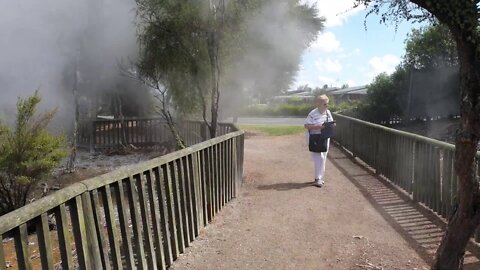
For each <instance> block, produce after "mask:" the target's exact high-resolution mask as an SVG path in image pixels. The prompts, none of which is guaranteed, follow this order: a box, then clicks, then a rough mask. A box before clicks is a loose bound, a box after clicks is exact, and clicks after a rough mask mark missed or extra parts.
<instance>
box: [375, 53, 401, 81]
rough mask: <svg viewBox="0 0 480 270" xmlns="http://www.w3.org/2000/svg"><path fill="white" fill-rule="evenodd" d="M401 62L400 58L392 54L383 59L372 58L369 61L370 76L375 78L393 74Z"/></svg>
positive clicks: (382, 57)
mask: <svg viewBox="0 0 480 270" xmlns="http://www.w3.org/2000/svg"><path fill="white" fill-rule="evenodd" d="M400 61H401V59H400V57H398V56H395V55H392V54H386V55H384V56H381V57H378V56H375V57H372V58H370V60H369V61H368V65H369V75H370V76H372V77H373V76H376V75H378V74H380V73H382V72H386V73H392V72H393V71H395V67H396V66H397V65H398V64H399V63H400Z"/></svg>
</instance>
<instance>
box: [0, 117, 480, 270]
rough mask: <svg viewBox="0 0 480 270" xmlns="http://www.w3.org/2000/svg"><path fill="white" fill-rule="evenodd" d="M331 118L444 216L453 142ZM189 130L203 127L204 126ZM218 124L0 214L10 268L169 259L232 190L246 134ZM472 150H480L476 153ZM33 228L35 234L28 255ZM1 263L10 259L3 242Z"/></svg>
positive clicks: (151, 265)
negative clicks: (188, 142)
mask: <svg viewBox="0 0 480 270" xmlns="http://www.w3.org/2000/svg"><path fill="white" fill-rule="evenodd" d="M335 118H336V120H337V136H336V138H335V140H336V143H338V144H339V145H340V146H341V147H342V148H343V149H345V150H346V151H348V152H349V153H350V154H351V155H353V156H355V157H357V158H358V159H360V160H362V162H365V164H366V165H367V166H370V168H372V169H373V170H375V171H376V173H377V174H379V175H382V177H385V178H386V179H388V181H389V183H392V184H393V185H396V187H397V188H399V189H401V190H402V191H403V192H404V193H405V196H406V197H407V198H410V199H411V200H413V202H415V203H417V204H421V205H423V206H424V207H425V208H428V209H430V211H431V212H432V213H436V214H437V215H439V216H440V217H443V218H447V217H448V216H449V215H450V214H451V213H452V211H453V204H454V199H453V198H454V196H455V191H456V176H455V173H454V170H453V151H454V146H452V145H449V144H446V143H442V142H438V141H435V140H431V139H428V138H424V137H420V136H416V135H412V134H409V133H405V132H401V131H396V130H392V129H388V128H384V127H381V126H378V125H373V124H369V123H365V122H362V121H359V120H356V119H352V118H349V117H345V116H341V115H335ZM132 121H133V120H132ZM150 122H152V123H154V121H150ZM115 125H116V124H112V123H110V124H109V123H102V126H103V127H104V128H96V129H92V130H97V131H101V132H104V134H109V135H108V136H100V135H98V134H96V135H92V137H93V138H96V139H95V140H99V141H102V140H103V139H98V138H105V137H109V138H111V139H106V140H105V141H108V140H110V142H109V143H112V142H114V141H115V139H114V138H118V137H119V136H116V135H115V136H114V135H112V134H115V132H105V130H107V131H108V130H115V129H114V128H113V127H115ZM142 125H143V124H132V125H130V124H129V125H128V126H129V127H137V126H142ZM117 126H118V125H117ZM143 126H144V127H145V125H143ZM150 126H151V127H154V126H157V125H155V124H152V125H150ZM194 130H197V131H196V132H194V133H196V134H198V133H201V127H200V128H197V129H194ZM221 130H223V131H222V132H221V133H220V134H221V136H219V137H217V138H213V139H210V140H207V141H204V142H200V143H197V144H195V145H193V146H191V147H189V148H187V149H184V150H181V151H178V152H175V153H171V154H168V155H166V156H162V157H160V158H156V159H152V160H150V161H148V162H145V163H142V164H138V165H133V166H128V167H124V168H122V169H119V170H117V171H114V172H111V173H107V174H105V175H102V176H98V177H95V178H92V179H88V180H85V181H82V182H80V183H77V184H74V185H71V186H69V187H66V188H64V189H62V190H60V191H58V192H56V193H55V194H53V195H50V196H48V197H45V198H42V199H40V200H38V201H36V202H34V203H32V204H30V205H27V206H25V207H23V208H21V209H18V210H16V211H13V212H11V213H9V214H6V215H4V216H2V217H0V235H1V239H2V240H3V239H7V238H10V237H13V241H14V247H15V253H16V264H15V265H13V266H14V268H18V269H38V268H42V269H58V268H59V267H60V266H61V269H78V268H80V269H137V268H138V269H165V268H167V267H169V266H170V265H172V263H173V261H174V260H176V259H177V258H178V256H179V255H180V254H181V253H183V252H184V251H185V248H186V247H188V246H189V245H190V243H191V242H192V241H193V240H194V239H195V238H196V237H197V236H198V235H199V231H200V229H201V228H202V227H204V226H206V225H207V224H209V223H210V222H211V221H212V220H213V218H214V217H215V215H216V214H217V213H218V212H219V211H220V210H221V209H222V208H223V207H224V206H225V205H226V204H227V203H228V202H229V201H231V200H232V199H233V198H235V197H236V196H238V194H239V188H240V185H241V182H242V177H243V143H244V134H243V132H242V131H238V130H236V128H235V127H234V126H232V125H228V124H225V125H223V128H222V129H221ZM148 133H149V132H145V130H144V133H143V134H148ZM222 133H223V134H222ZM135 136H136V135H135ZM135 136H133V135H132V136H131V137H135ZM149 136H150V135H149ZM193 137H195V136H193ZM193 137H192V138H193ZM198 137H199V138H200V137H201V136H198ZM150 138H155V137H154V136H151V137H150ZM142 140H143V141H145V139H142ZM479 159H480V155H477V163H478V160H479ZM31 238H36V239H37V242H38V253H39V258H38V257H37V258H35V259H36V260H35V262H33V259H34V258H33V257H32V255H33V254H32V249H31V247H30V246H29V243H30V242H31ZM35 263H36V264H35ZM3 269H7V265H6V261H5V252H4V249H3V246H0V270H3Z"/></svg>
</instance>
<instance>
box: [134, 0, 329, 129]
mask: <svg viewBox="0 0 480 270" xmlns="http://www.w3.org/2000/svg"><path fill="white" fill-rule="evenodd" d="M137 5H138V16H137V18H138V27H139V42H140V45H141V54H140V63H139V71H140V72H141V73H142V74H144V75H145V76H148V77H149V78H153V79H154V80H155V81H157V82H158V84H160V85H162V86H165V87H166V89H168V90H169V92H170V93H169V95H170V96H171V97H172V100H173V101H174V103H175V104H176V105H177V109H179V110H186V108H188V110H190V111H201V115H202V118H203V119H204V120H205V123H206V124H207V125H208V127H209V130H210V136H212V137H213V136H215V131H216V123H217V118H218V111H219V101H220V95H221V94H222V95H223V94H224V93H226V89H229V90H231V91H237V92H240V91H243V89H245V85H244V84H243V81H249V82H253V83H252V85H254V88H255V89H256V90H261V89H263V88H264V87H262V86H260V85H261V83H262V79H263V80H264V77H263V78H262V77H261V76H260V75H259V74H264V73H261V72H260V71H261V70H262V68H263V70H264V68H265V66H264V65H259V64H258V63H267V65H268V64H271V65H270V67H271V69H272V70H273V71H274V72H275V77H276V78H278V80H274V82H275V83H276V85H275V86H271V87H272V88H274V89H279V90H278V91H280V89H282V88H284V86H285V85H287V84H288V83H290V82H291V80H292V78H293V76H294V75H295V74H294V73H295V71H296V68H297V66H298V63H299V61H300V55H301V51H303V49H305V48H306V47H307V46H308V44H309V42H311V41H312V40H313V39H314V37H315V36H316V34H317V33H318V31H319V30H320V29H321V27H322V25H323V19H322V18H319V17H318V15H317V11H316V9H315V8H314V7H311V6H307V5H301V4H299V1H297V0H285V1H281V3H279V2H278V1H272V0H242V1H240V0H230V1H225V0H211V1H193V0H189V1H168V0H137ZM275 5H278V6H282V7H286V10H287V11H288V12H287V13H285V15H286V16H284V17H282V18H277V19H276V20H275V23H274V24H273V25H274V28H275V31H276V32H281V30H282V27H286V25H287V21H290V20H291V19H292V18H295V19H296V22H297V23H298V25H306V26H308V27H307V28H300V27H299V28H298V29H299V30H298V31H296V32H299V33H298V37H301V38H297V39H290V40H285V43H286V44H293V43H295V46H290V47H286V46H284V47H283V50H275V49H273V47H272V46H271V45H270V44H268V43H266V42H265V40H264V37H262V36H260V35H259V33H258V31H257V30H258V29H257V28H255V27H252V25H250V24H249V22H251V21H254V18H256V17H257V15H261V16H260V17H262V16H263V17H264V18H268V16H267V15H268V14H267V13H264V14H262V12H265V8H266V7H269V6H271V7H272V8H273V7H275ZM275 9H277V7H275ZM267 23H268V21H267ZM303 29H308V30H303ZM256 31H257V32H256ZM264 34H265V33H264ZM297 43H298V44H301V46H298V44H297ZM287 48H290V50H288V49H287ZM292 48H295V49H292ZM254 50H255V51H256V52H263V53H257V54H255V55H253V54H249V52H252V51H254ZM292 52H293V55H294V56H295V57H291V54H292ZM285 54H287V55H288V58H287V57H286V56H285ZM259 58H260V59H259ZM244 59H246V61H243V60H244ZM279 59H280V60H279ZM281 59H288V61H286V60H284V61H282V60H281ZM291 59H294V60H293V61H291ZM240 62H241V63H243V64H239V63H240ZM240 70H242V71H245V72H243V74H242V75H241V76H242V80H240V79H239V78H237V77H239V73H240Z"/></svg>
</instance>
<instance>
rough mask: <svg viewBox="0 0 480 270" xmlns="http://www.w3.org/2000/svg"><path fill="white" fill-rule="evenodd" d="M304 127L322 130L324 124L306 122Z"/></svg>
mask: <svg viewBox="0 0 480 270" xmlns="http://www.w3.org/2000/svg"><path fill="white" fill-rule="evenodd" d="M303 127H305V129H307V130H321V129H323V128H324V126H322V125H320V124H305V125H303Z"/></svg>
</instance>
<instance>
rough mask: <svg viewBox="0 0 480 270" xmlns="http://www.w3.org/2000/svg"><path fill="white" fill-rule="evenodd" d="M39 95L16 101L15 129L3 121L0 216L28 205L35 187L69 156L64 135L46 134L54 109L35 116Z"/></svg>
mask: <svg viewBox="0 0 480 270" xmlns="http://www.w3.org/2000/svg"><path fill="white" fill-rule="evenodd" d="M40 100H41V98H40V97H39V96H38V94H37V92H35V95H33V96H31V97H28V98H26V99H21V98H20V99H19V100H18V102H17V119H16V123H15V125H14V126H13V127H9V126H7V125H6V124H4V123H1V122H0V215H3V214H5V213H7V212H10V211H13V210H15V209H17V208H20V207H22V206H24V205H25V204H26V203H27V200H28V196H29V195H30V192H31V191H32V189H33V187H34V186H35V185H36V184H38V183H39V182H40V181H42V180H45V179H46V178H47V177H48V176H50V175H51V172H52V170H53V169H54V168H55V167H56V166H58V164H59V163H60V161H61V160H62V158H64V157H65V156H66V150H65V148H64V138H63V136H53V135H50V134H49V133H48V132H47V129H46V128H47V125H48V124H49V122H50V121H51V120H52V118H53V116H54V114H55V112H56V111H55V110H52V111H48V112H46V113H44V114H41V115H39V116H35V111H36V107H37V105H38V103H39V102H40Z"/></svg>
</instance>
